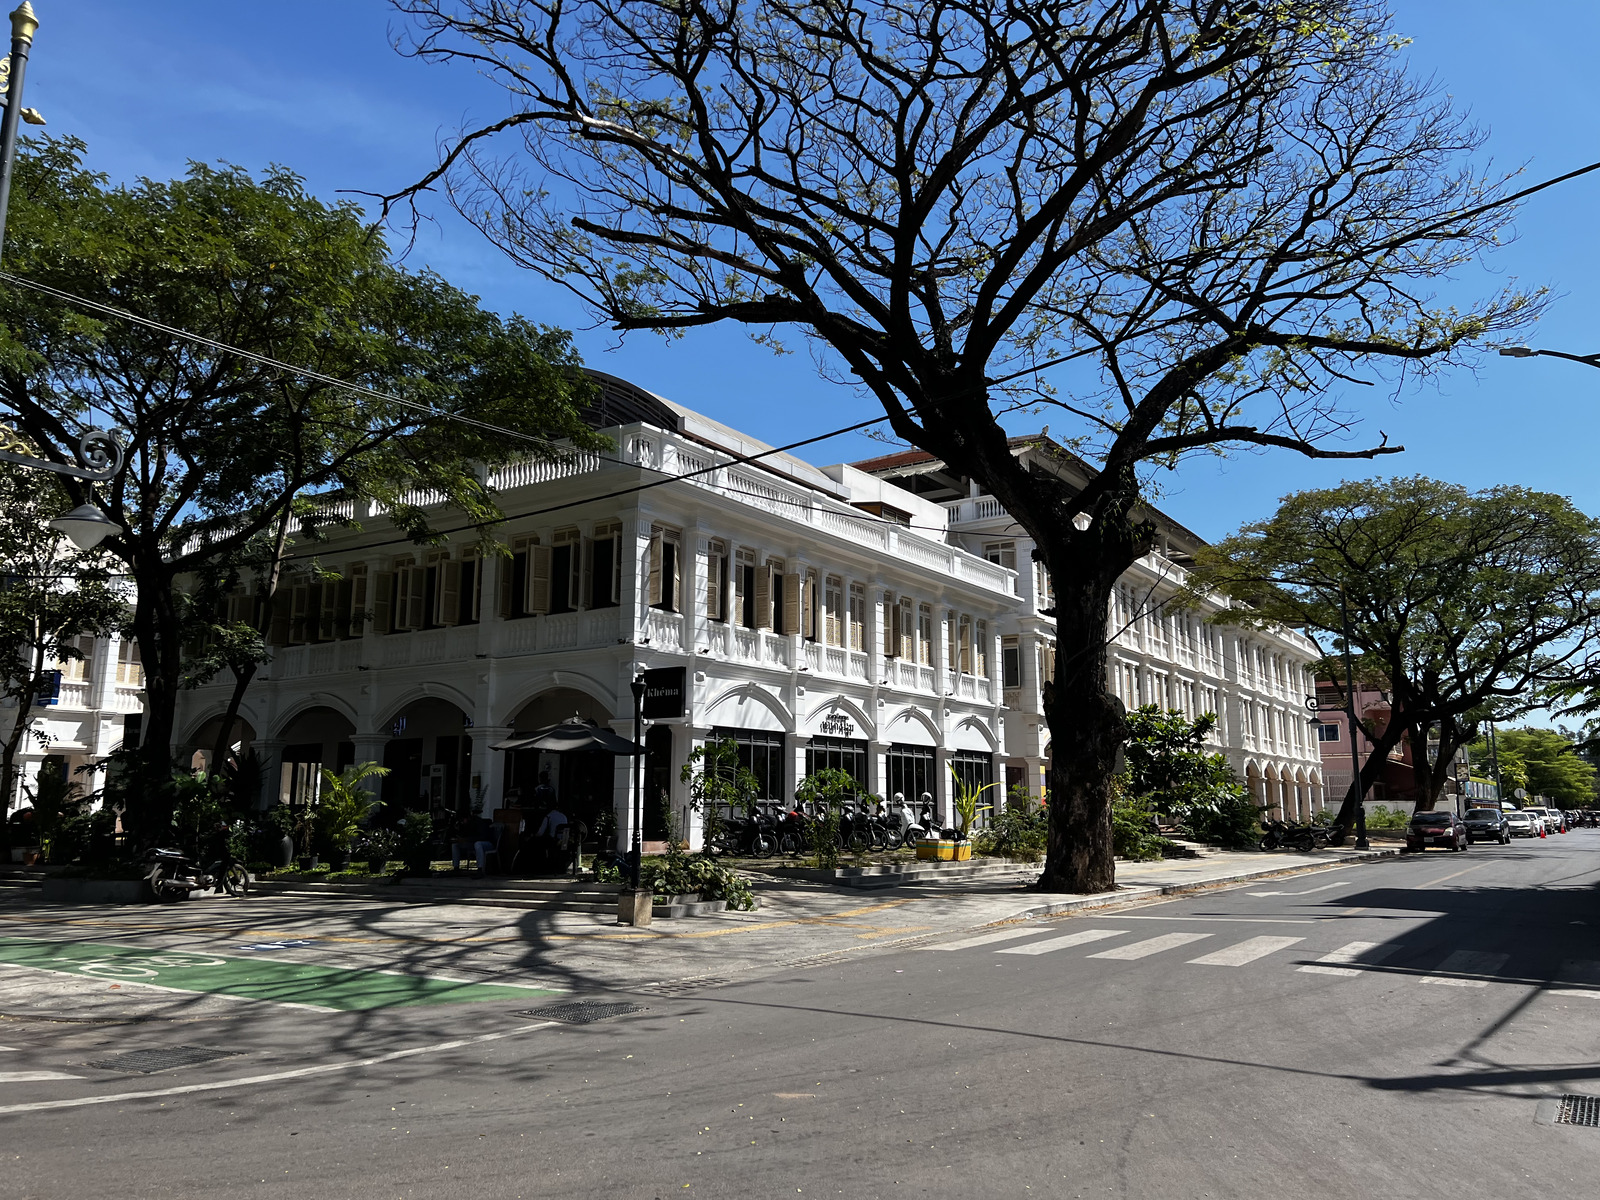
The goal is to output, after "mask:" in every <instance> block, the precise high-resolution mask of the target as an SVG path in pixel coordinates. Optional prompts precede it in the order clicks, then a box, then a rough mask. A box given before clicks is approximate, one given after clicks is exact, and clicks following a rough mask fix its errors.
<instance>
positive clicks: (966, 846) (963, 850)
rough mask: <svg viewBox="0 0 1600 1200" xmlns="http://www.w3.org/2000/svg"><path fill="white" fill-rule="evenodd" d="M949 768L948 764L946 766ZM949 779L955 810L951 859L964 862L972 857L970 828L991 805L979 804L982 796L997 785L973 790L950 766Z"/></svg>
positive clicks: (985, 785)
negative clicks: (952, 787) (953, 786)
mask: <svg viewBox="0 0 1600 1200" xmlns="http://www.w3.org/2000/svg"><path fill="white" fill-rule="evenodd" d="M946 765H947V766H949V764H948V763H947V764H946ZM950 777H951V778H952V779H954V780H955V793H954V797H953V799H952V801H951V806H952V807H953V808H954V809H955V814H956V826H955V834H956V836H955V845H954V847H953V859H954V861H956V862H966V861H967V860H968V859H970V858H971V857H972V837H971V833H972V826H973V824H974V823H975V822H976V821H977V819H978V814H979V813H981V812H988V811H989V810H990V808H992V807H993V805H989V804H980V803H979V801H980V800H982V799H983V794H984V793H985V792H987V791H988V790H989V789H990V788H996V787H999V786H1000V785H999V784H998V783H986V784H984V785H983V786H982V787H981V788H974V787H972V786H971V785H969V784H968V783H967V782H966V781H964V780H963V779H962V778H961V776H960V775H957V774H956V769H955V767H954V766H950Z"/></svg>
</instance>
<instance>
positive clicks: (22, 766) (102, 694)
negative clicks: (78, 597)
mask: <svg viewBox="0 0 1600 1200" xmlns="http://www.w3.org/2000/svg"><path fill="white" fill-rule="evenodd" d="M78 650H79V652H80V653H81V654H82V655H83V657H82V658H81V659H73V660H72V661H70V662H64V663H57V664H56V667H55V669H56V671H57V672H58V683H57V685H56V686H55V688H54V689H53V694H52V695H50V696H46V697H42V698H41V699H42V702H41V703H39V704H36V705H35V706H34V708H33V712H32V714H31V717H32V719H31V720H30V722H29V729H28V731H27V733H26V734H24V739H23V742H22V745H21V747H20V749H19V751H18V755H17V757H18V760H19V761H18V772H17V774H18V779H17V785H16V792H15V793H14V794H13V795H11V796H8V797H6V802H7V806H8V810H9V809H12V808H20V807H24V806H26V805H27V803H28V799H27V792H28V790H31V789H32V788H33V786H34V782H35V780H36V779H37V778H38V776H39V773H40V772H41V771H46V770H49V771H58V772H62V773H64V774H65V775H66V776H67V778H69V779H71V780H74V781H76V782H77V783H79V784H80V785H81V786H82V787H83V790H84V792H85V793H86V794H87V793H89V792H92V791H94V790H95V789H97V788H99V787H100V786H102V785H103V784H104V782H105V772H104V768H103V767H102V766H101V765H100V764H101V763H102V761H103V760H104V758H105V756H106V755H108V754H110V753H111V752H112V751H113V750H115V749H117V748H118V747H120V746H121V745H122V739H123V731H124V726H125V725H126V723H127V722H128V720H129V719H130V718H134V719H135V720H136V719H137V714H138V713H139V711H140V700H141V694H142V691H143V687H144V675H143V673H142V671H141V669H140V666H139V647H138V645H137V643H135V642H134V641H133V640H132V639H125V638H120V637H116V636H112V637H100V638H96V637H82V638H79V639H78ZM16 719H17V709H16V703H15V701H12V700H9V699H7V700H5V701H0V738H5V737H8V736H9V735H10V733H11V731H12V730H13V729H14V728H15V721H16ZM84 768H88V769H87V770H85V769H84Z"/></svg>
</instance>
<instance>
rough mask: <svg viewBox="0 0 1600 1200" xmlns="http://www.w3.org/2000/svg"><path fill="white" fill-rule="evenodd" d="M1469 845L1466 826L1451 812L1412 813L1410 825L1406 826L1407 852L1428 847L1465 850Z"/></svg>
mask: <svg viewBox="0 0 1600 1200" xmlns="http://www.w3.org/2000/svg"><path fill="white" fill-rule="evenodd" d="M1470 844H1471V843H1470V842H1469V841H1468V839H1467V827H1466V825H1465V824H1464V823H1463V822H1462V820H1461V818H1460V817H1458V816H1456V815H1455V813H1453V812H1419V813H1413V814H1412V815H1411V824H1409V825H1407V826H1406V849H1407V850H1426V849H1427V848H1428V847H1429V846H1443V847H1445V848H1446V849H1449V850H1465V849H1466V848H1467V847H1468V846H1469V845H1470Z"/></svg>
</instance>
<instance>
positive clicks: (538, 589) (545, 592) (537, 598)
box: [525, 546, 550, 616]
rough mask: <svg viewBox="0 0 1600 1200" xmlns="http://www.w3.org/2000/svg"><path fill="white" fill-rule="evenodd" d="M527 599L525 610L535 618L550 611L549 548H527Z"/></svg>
mask: <svg viewBox="0 0 1600 1200" xmlns="http://www.w3.org/2000/svg"><path fill="white" fill-rule="evenodd" d="M527 595H528V599H527V601H526V603H525V608H526V610H527V611H528V612H529V613H532V614H533V615H535V616H540V615H543V614H544V613H548V612H549V611H550V547H549V546H529V547H528V584H527Z"/></svg>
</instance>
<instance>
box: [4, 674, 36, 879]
mask: <svg viewBox="0 0 1600 1200" xmlns="http://www.w3.org/2000/svg"><path fill="white" fill-rule="evenodd" d="M33 658H34V661H33V663H32V664H31V665H32V668H33V679H34V680H35V681H37V680H38V678H39V676H40V675H42V674H43V673H44V647H43V646H42V645H39V646H37V647H36V648H35V650H34V655H33ZM37 695H38V689H37V687H24V688H22V689H20V690H19V691H18V692H17V694H16V695H15V696H14V697H13V699H15V700H16V702H17V719H16V720H15V721H14V722H13V723H12V725H11V732H10V733H9V734H7V735H6V741H5V745H4V746H3V747H0V796H3V797H5V800H4V802H3V803H0V852H4V853H5V854H6V855H8V856H9V855H10V853H11V797H12V796H13V794H15V792H16V787H17V781H18V778H19V772H18V771H17V752H18V751H19V750H21V749H22V743H23V742H24V741H25V740H26V739H27V736H28V726H30V725H32V724H33V701H34V699H35V697H36V696H37Z"/></svg>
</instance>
